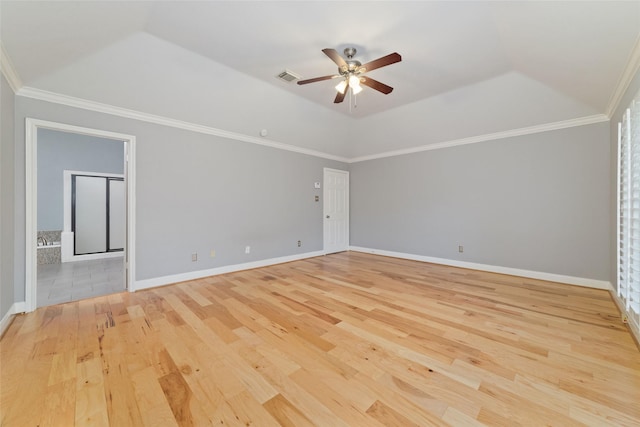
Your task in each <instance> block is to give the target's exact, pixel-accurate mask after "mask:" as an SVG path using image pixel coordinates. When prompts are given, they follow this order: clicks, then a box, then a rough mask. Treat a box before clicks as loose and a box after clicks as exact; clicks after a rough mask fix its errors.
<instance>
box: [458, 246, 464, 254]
mask: <svg viewBox="0 0 640 427" xmlns="http://www.w3.org/2000/svg"><path fill="white" fill-rule="evenodd" d="M458 252H460V253H463V252H464V246H462V245H460V246H458Z"/></svg>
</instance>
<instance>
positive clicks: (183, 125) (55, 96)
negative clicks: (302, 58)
mask: <svg viewBox="0 0 640 427" xmlns="http://www.w3.org/2000/svg"><path fill="white" fill-rule="evenodd" d="M16 95H18V96H22V97H25V98H32V99H37V100H40V101H46V102H52V103H55V104H61V105H66V106H68V107H73V108H80V109H83V110H89V111H95V112H98V113H104V114H110V115H113V116H118V117H124V118H127V119H132V120H139V121H143V122H147V123H154V124H158V125H162V126H169V127H173V128H177V129H183V130H188V131H191V132H197V133H201V134H206V135H214V136H219V137H222V138H227V139H231V140H236V141H242V142H248V143H251V144H257V145H262V146H266V147H271V148H276V149H279V150H285V151H292V152H294V153H300V154H306V155H309V156H314V157H319V158H323V159H328V160H336V161H338V162H343V163H357V162H363V161H367V160H374V159H381V158H385V157H395V156H402V155H405V154H413V153H418V152H422V151H430V150H438V149H441V148H449V147H456V146H458V145H466V144H475V143H478V142H485V141H492V140H496V139H502V138H510V137H514V136H522V135H530V134H535V133H540V132H547V131H552V130H558V129H565V128H570V127H576V126H584V125H589V124H594V123H601V122H606V121H608V120H609V117H608V116H606V115H604V114H596V115H593V116H586V117H580V118H576V119H570V120H563V121H559V122H553V123H546V124H542V125H536V126H529V127H524V128H519V129H511V130H507V131H503V132H496V133H490V134H485V135H477V136H472V137H469V138H462V139H455V140H451V141H442V142H437V143H433V144H427V145H422V146H419V147H412V148H406V149H402V150H393V151H387V152H384V153H379V154H372V155H368V156H360V157H352V158H347V157H342V156H335V155H333V154H328V153H323V152H320V151H316V150H311V149H307V148H302V147H296V146H294V145H289V144H285V143H282V142H276V141H272V140H266V139H264V138H258V137H254V136H250V135H244V134H241V133H237V132H230V131H225V130H222V129H217V128H213V127H210V126H204V125H199V124H196V123H190V122H185V121H182V120H176V119H171V118H168V117H163V116H157V115H154V114H148V113H144V112H141V111H135V110H129V109H127V108H122V107H116V106H114V105H109V104H103V103H100V102H95V101H89V100H86V99H82V98H76V97H73V96H68V95H63V94H59V93H55V92H49V91H46V90H41V89H36V88H32V87H28V86H24V87H22V88H21V89H20V90H19V91H18V92H17V93H16Z"/></svg>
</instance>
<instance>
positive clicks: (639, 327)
mask: <svg viewBox="0 0 640 427" xmlns="http://www.w3.org/2000/svg"><path fill="white" fill-rule="evenodd" d="M611 299H613V302H614V303H615V304H616V306H617V307H618V310H620V314H621V315H622V316H624V315H626V316H627V319H628V323H627V325H629V330H630V331H631V333H632V334H633V335H634V337H635V339H636V341H637V342H638V343H640V324H639V323H638V321H639V320H640V316H638V315H637V314H635V313H630V312H628V311H627V310H626V307H625V303H624V302H623V301H622V300H621V299H620V297H619V296H618V294H617V292H611ZM621 320H622V319H621Z"/></svg>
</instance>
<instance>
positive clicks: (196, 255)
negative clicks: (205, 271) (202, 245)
mask: <svg viewBox="0 0 640 427" xmlns="http://www.w3.org/2000/svg"><path fill="white" fill-rule="evenodd" d="M191 261H192V262H196V261H198V253H197V252H194V253H192V254H191Z"/></svg>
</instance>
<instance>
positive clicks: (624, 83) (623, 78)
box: [606, 36, 640, 118]
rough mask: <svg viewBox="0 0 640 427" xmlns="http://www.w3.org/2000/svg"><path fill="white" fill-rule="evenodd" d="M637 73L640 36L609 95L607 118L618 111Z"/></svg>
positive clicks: (639, 65)
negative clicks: (614, 87) (614, 88)
mask: <svg viewBox="0 0 640 427" xmlns="http://www.w3.org/2000/svg"><path fill="white" fill-rule="evenodd" d="M638 71H640V36H638V38H637V39H636V43H635V45H634V46H633V49H631V53H630V54H629V59H628V60H627V66H626V67H625V68H624V71H623V72H622V74H621V75H620V79H619V80H618V84H617V85H616V90H615V91H614V92H613V95H611V98H610V99H609V104H608V105H607V110H606V114H607V116H609V118H611V117H613V114H614V113H615V112H616V110H617V109H618V106H619V105H620V102H621V101H622V97H623V96H624V94H625V92H626V91H627V89H628V88H629V85H630V84H631V81H632V80H633V78H634V77H635V76H636V74H637V73H638Z"/></svg>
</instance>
